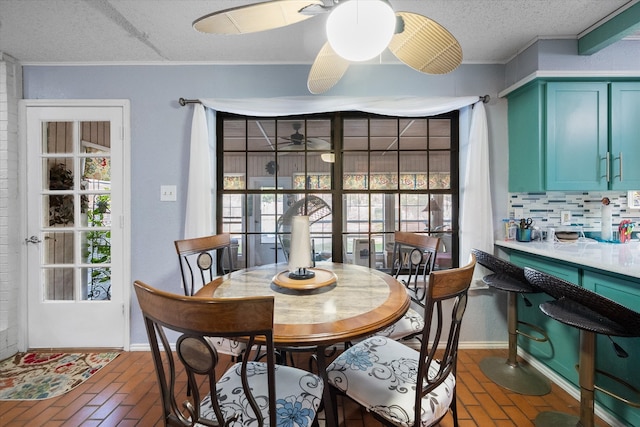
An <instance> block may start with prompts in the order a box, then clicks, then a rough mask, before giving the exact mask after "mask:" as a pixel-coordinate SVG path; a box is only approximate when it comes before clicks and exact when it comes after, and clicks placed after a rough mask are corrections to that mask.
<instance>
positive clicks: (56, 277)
mask: <svg viewBox="0 0 640 427" xmlns="http://www.w3.org/2000/svg"><path fill="white" fill-rule="evenodd" d="M74 272H75V269H73V268H45V269H44V271H43V273H44V277H43V278H44V285H43V286H44V300H45V301H63V300H64V301H69V300H74V299H75V298H74V283H75V278H74Z"/></svg>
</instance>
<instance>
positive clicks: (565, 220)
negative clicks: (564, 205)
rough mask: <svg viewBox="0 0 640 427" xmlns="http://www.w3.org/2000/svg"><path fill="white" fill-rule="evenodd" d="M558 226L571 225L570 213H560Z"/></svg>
mask: <svg viewBox="0 0 640 427" xmlns="http://www.w3.org/2000/svg"><path fill="white" fill-rule="evenodd" d="M560 224H562V225H571V211H562V212H561V213H560Z"/></svg>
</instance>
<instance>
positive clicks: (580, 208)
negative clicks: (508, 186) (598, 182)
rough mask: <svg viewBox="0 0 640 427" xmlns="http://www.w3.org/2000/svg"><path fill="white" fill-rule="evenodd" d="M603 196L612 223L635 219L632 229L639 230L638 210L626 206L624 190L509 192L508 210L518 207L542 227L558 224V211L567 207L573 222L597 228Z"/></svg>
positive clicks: (639, 214) (587, 229) (614, 224)
mask: <svg viewBox="0 0 640 427" xmlns="http://www.w3.org/2000/svg"><path fill="white" fill-rule="evenodd" d="M604 197H608V198H609V200H610V201H611V206H612V210H611V212H612V225H613V226H614V227H616V226H617V225H618V224H619V223H620V221H622V220H624V219H628V220H631V221H632V222H633V223H635V231H640V210H638V209H629V206H628V204H627V192H626V191H624V192H622V191H601V192H597V191H589V192H577V191H576V192H561V191H549V192H546V193H509V208H508V212H509V215H514V214H515V212H517V211H518V213H519V210H522V214H523V217H524V218H531V219H533V220H534V221H535V225H536V226H538V227H540V228H546V227H558V226H560V224H561V222H560V215H561V213H562V212H564V211H569V212H571V223H572V224H573V225H580V226H582V227H583V230H584V231H585V232H600V230H601V218H602V216H601V209H600V208H601V206H602V199H603V198H604ZM516 219H519V218H516ZM634 234H635V233H634Z"/></svg>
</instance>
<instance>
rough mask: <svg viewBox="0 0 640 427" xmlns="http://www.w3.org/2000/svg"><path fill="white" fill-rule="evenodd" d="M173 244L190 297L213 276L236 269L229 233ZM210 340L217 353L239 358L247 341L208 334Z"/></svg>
mask: <svg viewBox="0 0 640 427" xmlns="http://www.w3.org/2000/svg"><path fill="white" fill-rule="evenodd" d="M174 244H175V247H176V252H177V254H178V262H179V265H180V273H181V274H182V286H183V290H184V294H185V295H186V296H193V295H194V293H195V292H196V291H197V290H198V289H200V288H201V287H203V286H204V285H206V284H207V283H209V282H211V281H212V280H213V279H214V278H216V277H218V276H219V275H221V274H226V273H229V272H231V271H233V270H235V264H234V262H233V257H232V248H231V236H230V235H229V234H214V235H211V236H204V237H196V238H193V239H184V240H176V241H175V242H174ZM209 342H210V344H211V345H212V346H213V347H215V349H216V350H217V351H218V352H220V353H223V354H228V355H230V356H232V357H234V358H238V359H240V358H242V356H243V354H244V353H245V352H246V350H247V346H246V343H244V342H241V341H236V340H229V339H226V338H222V337H210V338H209Z"/></svg>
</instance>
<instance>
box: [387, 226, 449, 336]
mask: <svg viewBox="0 0 640 427" xmlns="http://www.w3.org/2000/svg"><path fill="white" fill-rule="evenodd" d="M394 240H395V241H394V244H393V258H392V259H393V264H392V269H391V275H392V276H394V277H395V278H396V279H398V280H400V281H401V282H402V283H403V284H404V285H405V288H406V290H407V292H408V293H409V296H410V297H411V300H412V301H413V302H414V303H415V304H414V305H416V304H417V306H421V307H424V298H425V296H426V285H427V280H428V279H427V278H428V276H429V274H430V273H431V272H432V271H433V269H434V266H435V262H436V256H437V254H438V247H439V246H440V238H439V237H433V236H429V235H427V234H419V233H409V232H405V231H396V232H395V234H394ZM416 308H418V307H416ZM423 328H424V318H423V317H422V314H420V312H419V311H418V310H416V309H415V308H409V310H407V312H406V313H405V314H404V316H402V318H401V319H400V320H398V321H397V322H396V323H394V324H393V325H391V326H388V327H387V328H385V329H383V330H382V331H379V332H378V335H383V336H386V337H389V338H392V339H395V340H409V339H412V338H415V337H418V336H419V335H420V334H421V332H422V329H423Z"/></svg>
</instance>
